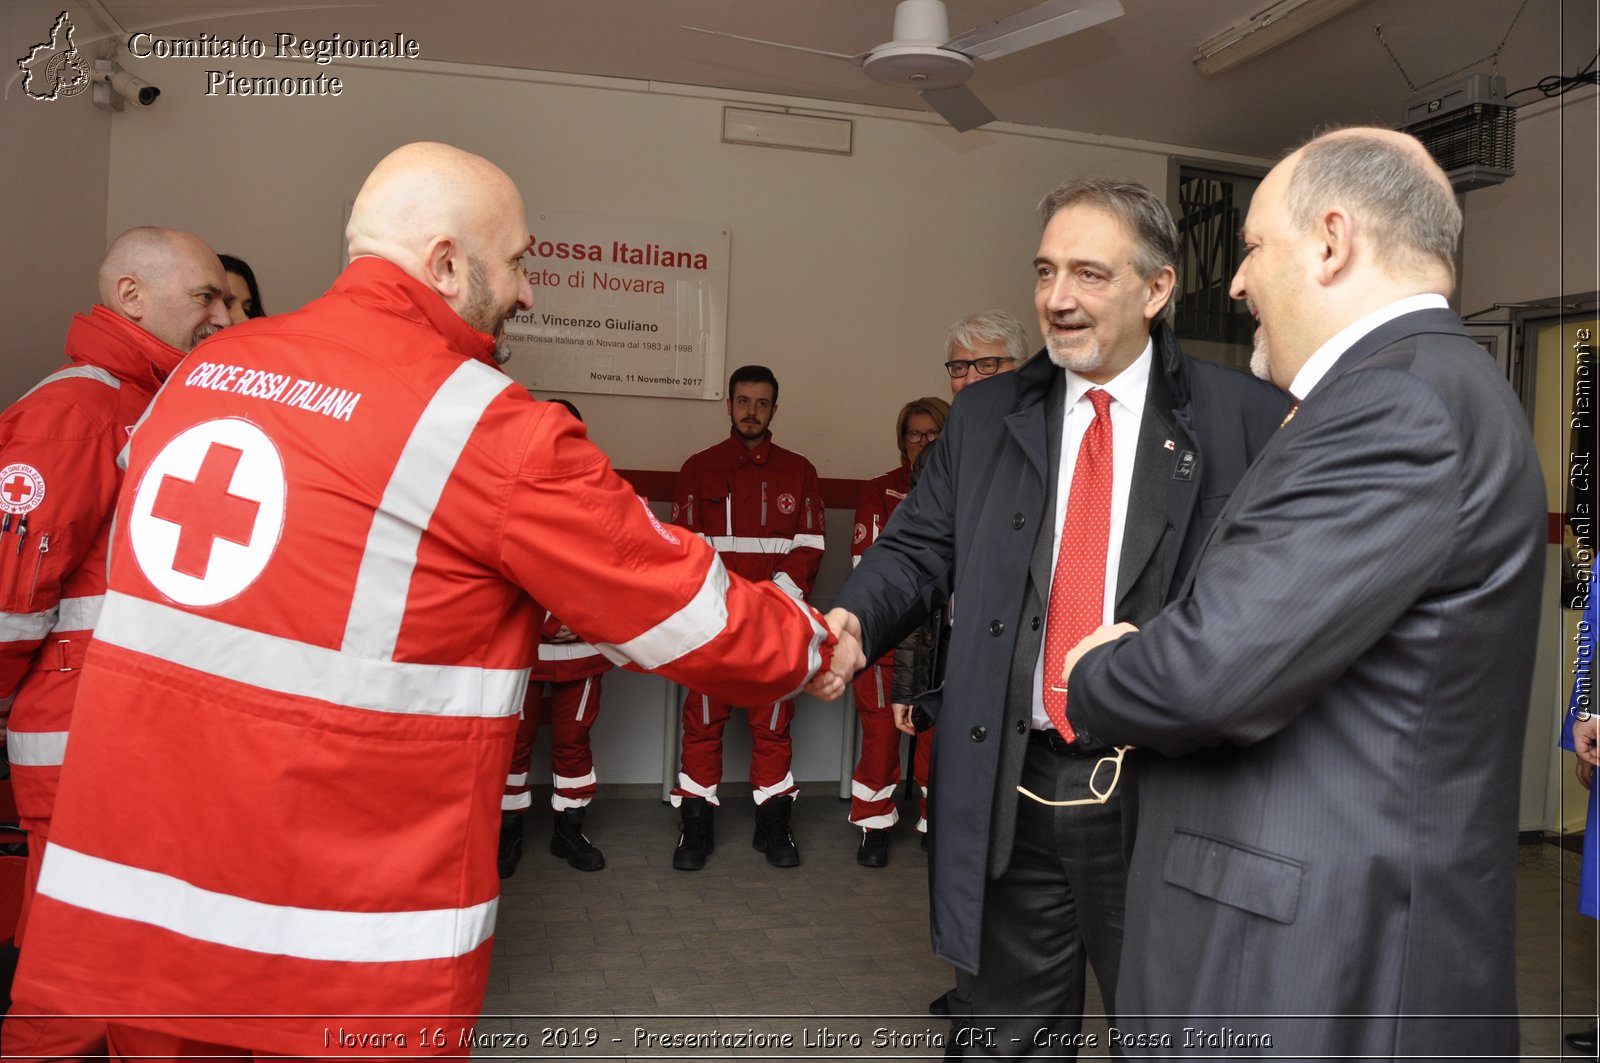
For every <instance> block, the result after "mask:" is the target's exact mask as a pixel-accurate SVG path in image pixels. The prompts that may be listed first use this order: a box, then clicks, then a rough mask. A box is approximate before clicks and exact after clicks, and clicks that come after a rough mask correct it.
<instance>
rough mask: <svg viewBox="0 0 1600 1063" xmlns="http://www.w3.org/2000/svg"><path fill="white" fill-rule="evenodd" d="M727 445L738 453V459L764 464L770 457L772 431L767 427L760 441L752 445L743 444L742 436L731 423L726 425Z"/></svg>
mask: <svg viewBox="0 0 1600 1063" xmlns="http://www.w3.org/2000/svg"><path fill="white" fill-rule="evenodd" d="M727 445H728V446H729V447H732V448H733V449H734V452H735V453H736V454H738V455H739V460H740V461H753V462H755V463H756V464H757V465H765V464H766V463H767V459H768V458H770V457H772V431H771V430H770V429H769V430H767V431H766V432H764V433H762V435H761V442H759V443H757V444H756V445H755V446H753V447H747V446H745V445H744V437H743V436H741V435H740V434H739V432H738V430H737V429H735V428H734V427H733V426H732V425H730V426H729V427H728V441H727Z"/></svg>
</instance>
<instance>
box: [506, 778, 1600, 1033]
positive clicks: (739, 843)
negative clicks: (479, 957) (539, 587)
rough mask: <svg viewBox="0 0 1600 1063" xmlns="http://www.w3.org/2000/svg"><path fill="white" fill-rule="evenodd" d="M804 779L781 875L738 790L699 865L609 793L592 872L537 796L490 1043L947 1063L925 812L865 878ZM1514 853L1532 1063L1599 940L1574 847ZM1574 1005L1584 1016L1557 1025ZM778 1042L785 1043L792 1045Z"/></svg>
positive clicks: (643, 802)
mask: <svg viewBox="0 0 1600 1063" xmlns="http://www.w3.org/2000/svg"><path fill="white" fill-rule="evenodd" d="M724 789H725V790H732V788H731V787H725V788H724ZM804 789H805V790H806V791H807V793H806V796H805V797H803V798H802V799H801V800H800V801H798V802H797V803H796V806H795V822H794V826H795V835H796V838H797V840H798V842H799V845H800V851H801V856H802V862H801V866H800V867H798V868H794V869H789V870H780V869H777V868H772V867H768V866H767V863H766V860H765V858H764V857H763V856H762V855H761V854H760V853H757V852H756V851H755V850H753V849H752V848H751V847H750V836H751V833H752V830H753V828H754V824H755V815H754V811H753V807H752V805H751V803H750V801H749V798H748V796H747V795H743V794H735V793H725V795H724V799H723V805H722V808H721V810H719V812H718V815H717V850H716V852H715V853H714V854H713V855H712V857H711V859H710V862H709V863H708V865H707V867H706V868H705V870H703V871H699V872H683V871H675V870H673V868H672V849H673V845H674V844H675V843H676V840H677V814H676V812H675V811H674V810H673V809H671V808H670V807H668V806H666V805H663V804H662V803H661V802H660V801H659V799H658V797H657V795H658V794H659V791H658V790H656V789H655V788H646V787H618V788H617V792H614V793H606V792H604V791H603V792H602V795H601V797H600V799H599V800H597V801H596V802H595V804H594V805H593V807H592V810H591V812H590V816H589V824H588V833H589V835H590V837H591V838H592V839H593V840H594V841H595V842H596V844H598V845H599V846H600V847H601V848H602V849H603V850H604V851H605V854H606V867H605V869H604V870H602V871H598V872H593V873H589V874H585V873H582V872H578V871H574V870H572V869H571V868H569V867H568V866H567V865H566V862H565V861H562V860H558V859H556V858H555V857H552V856H550V855H549V853H548V851H547V849H546V846H547V844H548V841H549V821H548V819H547V817H546V816H545V815H544V814H543V813H542V812H540V811H538V810H540V809H543V808H546V807H548V806H547V805H544V804H542V803H541V798H540V796H539V795H538V794H536V795H535V802H534V809H535V811H534V812H533V813H530V815H529V816H528V820H527V821H528V827H527V851H526V855H525V856H524V857H523V861H522V865H521V867H520V868H519V869H518V871H517V873H516V875H515V876H514V877H513V878H511V879H510V880H508V881H507V882H506V883H505V884H504V886H505V889H504V894H503V896H502V899H501V906H500V922H499V929H498V932H497V936H496V941H495V952H494V966H493V970H492V972H491V974H490V980H489V995H488V998H487V1000H486V1001H485V1004H484V1018H483V1020H482V1021H481V1022H480V1023H479V1025H478V1032H479V1035H480V1038H481V1039H482V1040H483V1041H487V1040H489V1039H491V1038H499V1039H501V1043H500V1044H498V1045H494V1046H490V1045H484V1046H483V1047H481V1048H480V1050H479V1052H478V1054H479V1055H481V1056H483V1057H486V1058H487V1057H493V1056H512V1055H514V1056H520V1057H522V1058H553V1057H559V1056H563V1055H566V1056H573V1057H588V1058H606V1059H612V1060H655V1059H667V1058H673V1059H713V1058H722V1059H727V1058H763V1057H764V1058H768V1059H840V1058H856V1059H880V1058H899V1059H936V1058H940V1056H941V1055H942V1049H940V1048H937V1047H929V1042H931V1041H932V1040H933V1039H934V1038H936V1037H943V1036H944V1035H945V1034H946V1033H947V1030H948V1025H947V1024H946V1023H943V1022H941V1021H939V1020H936V1019H933V1018H932V1017H930V1016H928V1015H927V1013H926V1007H927V1003H928V1001H929V1000H931V999H932V998H933V997H935V996H937V995H938V994H940V993H941V992H943V991H944V990H945V989H947V988H949V986H950V985H952V984H953V980H952V978H951V975H950V971H949V968H947V967H946V966H945V965H944V964H942V963H940V962H938V961H937V960H935V959H934V958H933V956H932V953H931V951H930V948H929V945H928V930H927V918H928V904H927V859H926V857H925V855H924V854H923V853H922V851H921V850H920V849H919V848H918V847H917V843H916V836H915V834H914V833H913V831H912V829H911V824H912V820H913V817H912V816H910V815H906V814H905V813H902V819H901V823H900V825H899V827H898V828H897V829H896V833H895V836H894V844H893V847H892V849H891V858H890V862H889V866H888V867H887V868H885V869H883V870H869V869H867V868H862V867H859V866H858V865H857V864H856V862H855V843H856V838H857V836H858V835H857V833H856V831H855V829H854V828H853V827H851V826H850V825H849V824H848V823H847V822H846V820H845V816H846V811H847V807H848V806H847V805H846V804H845V803H844V802H841V801H839V800H838V799H837V798H836V797H835V796H834V787H833V786H832V785H823V784H815V785H811V786H808V787H804ZM1520 858H1521V866H1520V869H1519V873H1518V874H1519V882H1518V885H1519V900H1518V904H1519V939H1518V957H1517V975H1518V991H1519V993H1518V995H1519V1007H1520V1010H1521V1012H1522V1013H1523V1015H1524V1019H1523V1022H1522V1043H1523V1052H1524V1058H1527V1059H1549V1058H1559V1057H1560V1052H1561V1048H1562V1040H1561V1034H1562V1032H1563V1031H1564V1030H1573V1029H1579V1028H1582V1027H1583V1026H1585V1025H1587V1022H1588V1021H1589V1019H1590V1018H1591V1017H1592V1016H1593V1015H1594V1014H1595V1008H1596V989H1595V987H1596V952H1597V942H1600V938H1597V936H1596V927H1597V924H1596V923H1594V922H1591V921H1590V920H1587V919H1584V918H1582V917H1580V916H1578V915H1576V914H1575V909H1574V907H1573V900H1572V897H1573V893H1574V890H1575V888H1576V882H1577V857H1576V856H1574V855H1572V854H1570V853H1563V852H1562V851H1561V850H1560V849H1557V848H1556V847H1554V846H1550V845H1543V844H1539V845H1528V846H1524V847H1522V849H1521V850H1520ZM1091 993H1092V999H1091V1002H1090V1003H1091V1007H1093V1008H1098V1007H1099V1000H1098V994H1094V993H1093V990H1092V989H1091ZM1563 1010H1564V1011H1565V1012H1566V1014H1567V1015H1569V1016H1575V1017H1573V1018H1568V1019H1566V1020H1562V1019H1561V1018H1560V1017H1559V1015H1560V1012H1562V1011H1563ZM1088 1028H1089V1029H1102V1030H1103V1028H1104V1026H1103V1023H1094V1022H1092V1021H1091V1024H1090V1026H1089V1027H1088ZM878 1031H882V1032H878ZM713 1032H716V1033H718V1034H729V1035H731V1034H739V1033H753V1034H754V1035H756V1037H765V1038H766V1039H767V1040H766V1043H765V1045H762V1044H759V1043H758V1044H756V1045H755V1046H754V1047H749V1048H744V1047H721V1048H712V1047H706V1046H704V1045H701V1046H699V1047H698V1048H697V1047H696V1046H695V1044H694V1043H693V1042H692V1041H690V1042H680V1043H677V1044H674V1043H672V1042H671V1041H669V1040H666V1039H668V1038H671V1037H672V1036H674V1035H680V1036H687V1037H690V1038H693V1037H705V1036H707V1035H709V1034H711V1033H713ZM784 1035H787V1036H788V1037H790V1038H792V1042H791V1043H790V1044H788V1045H784V1044H782V1043H781V1042H780V1041H779V1040H778V1039H780V1038H782V1037H783V1036H784ZM896 1036H898V1038H899V1040H898V1041H896V1040H892V1039H891V1038H894V1037H896ZM852 1037H859V1038H860V1044H859V1047H857V1046H856V1045H855V1044H854V1043H853V1042H852V1040H851V1038H852ZM650 1038H655V1040H654V1042H652V1041H651V1040H649V1039H650ZM1101 1043H1102V1044H1103V1043H1104V1039H1103V1037H1102V1039H1101ZM1103 1051H1104V1050H1103V1049H1096V1050H1092V1051H1091V1052H1085V1053H1084V1054H1083V1055H1082V1056H1081V1057H1080V1058H1085V1059H1090V1058H1103V1056H1100V1055H1095V1054H1093V1053H1096V1052H1099V1053H1103ZM697 1053H703V1054H697Z"/></svg>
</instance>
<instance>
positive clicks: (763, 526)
mask: <svg viewBox="0 0 1600 1063" xmlns="http://www.w3.org/2000/svg"><path fill="white" fill-rule="evenodd" d="M761 530H762V531H766V530H767V481H765V480H762V481H761Z"/></svg>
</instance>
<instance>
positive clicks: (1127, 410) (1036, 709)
mask: <svg viewBox="0 0 1600 1063" xmlns="http://www.w3.org/2000/svg"><path fill="white" fill-rule="evenodd" d="M1154 349H1155V348H1154V344H1152V343H1150V342H1148V341H1147V342H1146V343H1145V345H1144V351H1143V352H1142V353H1141V354H1140V355H1139V357H1138V358H1137V359H1135V360H1134V362H1133V364H1132V365H1130V366H1128V368H1126V369H1124V370H1123V371H1122V372H1120V373H1118V374H1117V375H1116V376H1115V377H1113V378H1112V379H1111V380H1110V381H1108V382H1106V383H1104V384H1096V383H1094V382H1093V381H1091V380H1087V379H1085V378H1083V377H1081V376H1079V375H1078V374H1077V373H1074V372H1072V370H1070V369H1069V370H1067V380H1066V386H1067V394H1066V416H1064V417H1063V418H1062V419H1061V467H1060V469H1058V470H1057V472H1056V494H1055V498H1056V506H1055V528H1054V530H1053V535H1054V537H1055V542H1054V543H1053V544H1052V546H1051V548H1050V574H1051V577H1052V578H1054V575H1055V570H1056V561H1057V559H1058V558H1059V557H1060V554H1061V527H1062V524H1063V523H1065V517H1066V510H1067V500H1068V498H1069V496H1070V495H1071V493H1072V470H1073V468H1074V467H1075V466H1076V465H1077V464H1078V449H1079V447H1081V446H1082V444H1083V435H1084V433H1085V432H1087V431H1088V430H1089V424H1090V422H1092V421H1093V420H1094V404H1093V403H1091V402H1090V401H1089V398H1088V395H1089V389H1090V388H1101V389H1102V390H1104V391H1107V392H1110V394H1111V406H1110V411H1111V534H1110V535H1108V536H1107V537H1106V585H1105V593H1104V598H1103V601H1104V604H1103V605H1102V607H1101V621H1102V622H1103V623H1110V622H1111V617H1112V610H1113V609H1115V608H1116V604H1117V569H1118V568H1119V567H1120V562H1121V560H1122V530H1123V528H1125V527H1126V526H1127V523H1128V493H1129V491H1130V490H1131V489H1132V487H1133V459H1134V457H1135V449H1136V447H1137V444H1138V441H1139V424H1140V422H1141V421H1143V420H1144V399H1145V392H1147V391H1148V390H1149V388H1150V365H1151V363H1152V361H1153V360H1154V353H1153V352H1154ZM1039 593H1040V594H1042V595H1043V596H1044V603H1045V606H1046V622H1047V623H1048V618H1049V617H1048V613H1049V603H1050V588H1049V587H1048V586H1045V587H1040V588H1039ZM1059 679H1060V677H1059V676H1056V677H1052V678H1051V680H1050V681H1051V682H1052V683H1054V682H1058V681H1059ZM1033 726H1034V727H1035V728H1038V729H1039V730H1045V729H1049V728H1054V727H1055V724H1053V723H1051V722H1050V717H1049V716H1048V715H1047V714H1046V713H1045V711H1044V643H1043V642H1042V641H1041V642H1040V644H1039V660H1038V662H1037V663H1036V664H1035V665H1034V666H1033Z"/></svg>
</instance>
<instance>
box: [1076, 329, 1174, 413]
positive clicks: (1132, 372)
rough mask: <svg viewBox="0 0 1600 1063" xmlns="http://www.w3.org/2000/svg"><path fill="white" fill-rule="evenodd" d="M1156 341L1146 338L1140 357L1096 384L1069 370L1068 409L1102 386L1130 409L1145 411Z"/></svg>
mask: <svg viewBox="0 0 1600 1063" xmlns="http://www.w3.org/2000/svg"><path fill="white" fill-rule="evenodd" d="M1154 350H1155V342H1154V341H1153V340H1145V343H1144V350H1143V351H1141V352H1139V357H1137V358H1135V359H1134V360H1133V364H1132V365H1130V366H1128V368H1126V369H1124V370H1123V371H1122V372H1120V373H1118V374H1117V375H1116V376H1114V377H1112V378H1111V379H1110V380H1108V381H1106V382H1105V383H1104V384H1096V383H1095V382H1094V381H1092V380H1090V379H1088V378H1087V377H1081V376H1079V375H1078V374H1077V373H1074V372H1073V371H1072V370H1070V369H1068V370H1067V400H1066V401H1067V405H1066V408H1067V409H1069V410H1070V409H1072V407H1073V404H1074V403H1076V402H1077V401H1078V400H1079V399H1081V398H1083V397H1084V396H1085V395H1086V394H1088V393H1089V391H1090V389H1091V388H1102V389H1104V390H1106V391H1109V392H1110V393H1111V397H1112V398H1113V399H1115V400H1116V401H1117V402H1119V403H1121V404H1122V405H1123V406H1125V407H1127V408H1128V409H1130V410H1138V411H1139V412H1140V413H1143V412H1144V395H1145V391H1146V389H1147V388H1148V387H1149V385H1150V364H1151V362H1153V361H1154V360H1155V359H1154V356H1153V353H1152V352H1153V351H1154Z"/></svg>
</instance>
